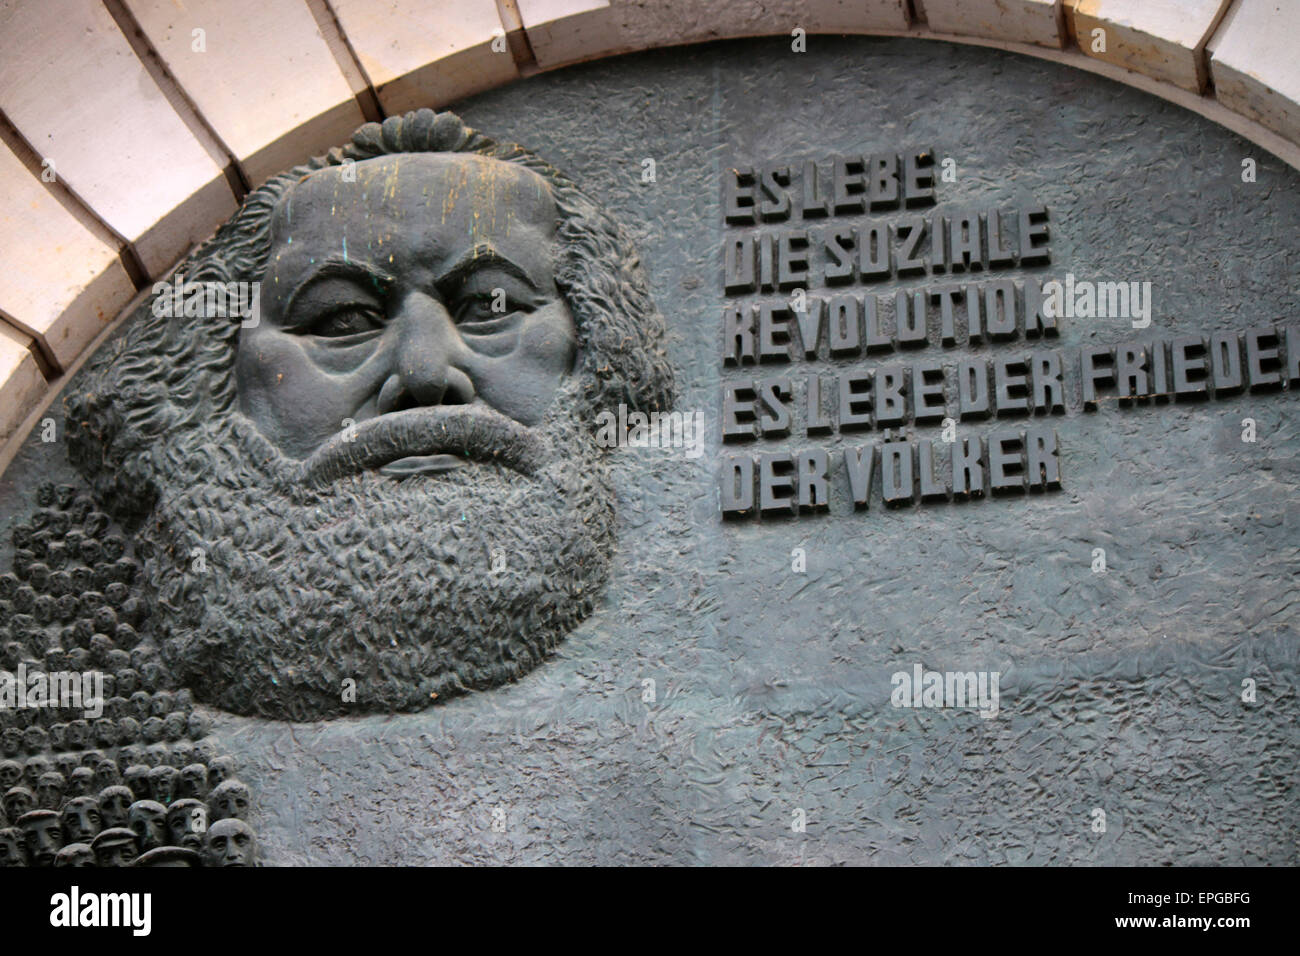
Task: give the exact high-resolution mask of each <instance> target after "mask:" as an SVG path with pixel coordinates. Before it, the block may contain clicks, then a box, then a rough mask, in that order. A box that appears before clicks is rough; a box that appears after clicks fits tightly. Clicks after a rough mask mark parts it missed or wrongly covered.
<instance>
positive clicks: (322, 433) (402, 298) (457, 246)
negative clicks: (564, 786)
mask: <svg viewBox="0 0 1300 956" xmlns="http://www.w3.org/2000/svg"><path fill="white" fill-rule="evenodd" d="M557 221H558V213H557V210H556V204H555V201H554V199H553V197H552V193H551V190H550V187H549V186H548V184H547V182H546V181H545V180H544V179H543V178H542V177H541V176H539V175H537V174H536V173H534V172H532V171H531V170H529V169H526V168H524V167H521V166H518V165H515V164H512V163H506V162H502V161H498V160H493V159H486V158H483V157H480V156H475V155H461V154H408V155H396V156H385V157H381V158H377V159H371V160H367V161H364V162H360V163H357V164H356V165H355V166H354V167H337V166H335V167H329V168H326V169H323V170H319V171H317V172H315V173H313V174H311V175H310V176H308V177H306V178H305V179H304V180H303V181H302V182H300V183H299V184H297V185H296V186H295V187H294V188H293V189H292V190H291V191H290V192H288V193H287V194H286V195H285V196H284V197H283V198H281V199H280V201H279V204H278V206H277V208H276V209H275V212H274V215H273V218H272V224H271V251H270V255H269V258H268V260H267V265H266V270H265V273H264V275H262V276H261V277H260V281H261V297H260V315H259V316H258V320H257V322H256V324H251V325H249V326H247V327H245V328H244V329H242V331H241V333H240V336H239V340H238V345H237V352H236V356H235V363H234V371H235V377H236V378H235V381H236V386H237V393H238V407H237V409H231V410H230V411H228V412H223V413H221V414H216V415H210V416H208V418H207V420H204V421H201V422H198V423H194V424H191V425H187V426H186V427H184V428H180V429H177V430H176V431H175V432H174V433H172V434H171V435H169V436H168V437H167V438H166V439H164V440H163V441H161V442H159V443H158V445H157V446H155V448H154V450H153V453H152V458H151V464H152V472H153V474H152V477H153V480H154V484H155V485H156V491H157V495H156V500H155V502H154V506H153V509H152V513H151V514H150V516H149V517H148V519H147V520H146V521H145V523H144V525H143V526H142V527H141V529H140V531H139V537H138V549H139V550H140V552H141V553H142V555H143V556H144V558H145V570H146V576H147V578H148V581H149V583H150V584H151V585H152V588H153V590H154V592H155V594H156V602H157V603H156V608H155V617H154V621H155V626H157V627H158V628H159V631H160V634H161V635H162V637H163V639H164V640H163V651H164V655H165V656H166V657H167V659H168V660H169V661H170V662H171V663H172V665H173V666H174V667H176V668H177V670H178V676H179V677H180V679H181V680H182V681H184V682H186V683H188V684H189V686H192V687H194V688H196V690H197V692H198V695H199V696H200V697H201V698H203V699H205V700H207V701H208V702H210V703H213V704H216V705H217V706H220V707H222V708H224V709H228V710H232V711H236V712H241V713H259V714H263V715H268V716H276V717H288V718H291V719H308V718H317V717H324V716H332V715H336V714H343V713H349V712H352V713H355V712H356V711H358V710H376V711H393V710H410V709H418V708H421V707H424V706H427V705H428V704H429V703H430V702H432V701H434V700H436V699H438V698H439V697H445V696H448V695H450V694H453V693H456V692H459V691H464V690H468V689H474V688H481V687H487V686H492V685H495V684H498V683H501V682H503V681H505V680H509V679H511V678H514V677H516V676H519V675H521V674H523V673H525V672H526V671H528V670H529V669H531V668H532V667H533V666H535V665H536V664H537V663H538V662H539V661H540V660H541V659H542V658H543V657H544V655H546V654H547V653H548V652H549V651H550V650H552V649H553V647H554V646H555V644H556V643H557V642H558V641H559V640H560V639H561V638H562V637H563V635H564V634H565V633H566V632H567V631H568V630H569V629H571V628H572V627H573V626H574V625H575V624H576V623H577V622H578V621H579V620H581V619H582V618H583V617H584V616H586V614H588V613H589V612H590V610H591V606H592V604H591V601H592V597H593V596H594V595H595V594H596V593H597V591H598V590H599V589H600V587H601V585H602V584H603V581H604V578H605V575H606V572H607V568H608V564H609V558H610V554H611V552H612V545H613V518H614V512H613V492H612V488H611V487H610V485H609V480H608V477H607V473H606V468H605V464H604V461H603V454H604V452H603V451H602V450H601V449H600V448H598V447H597V446H596V444H595V442H594V440H593V438H592V434H591V429H590V428H587V427H584V425H583V423H582V422H580V421H579V420H578V414H579V413H578V411H577V410H578V409H579V408H581V407H583V405H582V397H583V393H584V385H587V386H589V385H590V383H589V382H587V383H584V381H583V376H582V375H580V374H574V372H575V368H576V367H577V365H578V364H579V361H580V355H579V349H578V345H577V335H576V330H575V326H574V319H573V316H572V314H571V312H570V307H569V304H568V302H567V301H566V299H565V297H564V296H563V295H562V294H561V292H560V289H559V288H558V286H557V281H556V276H555V271H556V270H555V262H556V259H557V255H558V248H557ZM350 688H353V689H354V692H353V693H349V689H350Z"/></svg>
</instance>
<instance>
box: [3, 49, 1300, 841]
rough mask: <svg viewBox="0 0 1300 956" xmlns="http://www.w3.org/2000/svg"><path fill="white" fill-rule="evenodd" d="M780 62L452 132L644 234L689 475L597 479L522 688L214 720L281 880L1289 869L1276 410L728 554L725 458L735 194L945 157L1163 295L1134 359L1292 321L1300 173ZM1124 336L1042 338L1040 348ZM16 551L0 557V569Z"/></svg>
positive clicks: (951, 83) (1224, 411) (1290, 531)
mask: <svg viewBox="0 0 1300 956" xmlns="http://www.w3.org/2000/svg"><path fill="white" fill-rule="evenodd" d="M788 51H789V44H788V42H787V40H786V39H785V38H773V39H771V40H758V41H752V42H744V43H736V44H727V45H717V46H711V47H698V48H691V49H686V50H680V49H679V50H670V51H664V52H661V53H652V54H644V55H638V56H635V57H629V58H623V59H620V60H613V61H609V62H605V63H600V64H591V65H588V66H583V67H578V68H574V69H571V70H566V71H563V72H558V73H554V74H547V75H543V76H539V77H534V78H532V79H530V80H528V81H525V82H523V83H520V84H518V85H516V86H513V87H511V88H508V89H503V90H499V91H495V92H492V93H489V94H485V95H483V96H480V97H478V98H477V99H474V100H471V101H468V102H466V103H463V104H461V105H460V106H459V107H458V108H459V110H460V111H461V112H462V114H463V115H464V117H465V119H466V120H467V121H468V122H470V123H471V124H473V125H475V126H476V127H478V128H481V129H483V130H485V131H488V132H490V133H492V134H493V135H494V136H497V137H499V138H502V139H511V140H516V141H518V142H521V143H525V144H527V145H528V146H529V147H530V148H532V149H535V150H536V151H537V152H539V153H540V154H542V155H543V156H545V157H547V158H548V159H550V160H552V161H553V162H555V163H556V164H557V165H559V166H560V167H562V168H564V169H565V170H566V171H567V172H569V173H570V174H571V175H572V176H573V177H574V178H575V179H576V180H577V181H579V182H581V183H582V184H583V186H584V187H585V188H587V189H588V190H589V191H590V192H591V193H592V194H593V195H595V196H596V197H597V198H598V199H599V200H601V201H602V202H604V203H605V204H606V205H607V206H609V207H610V208H611V209H612V211H613V212H614V213H615V214H616V215H617V216H618V217H619V218H620V219H621V220H622V221H624V222H625V223H627V224H629V226H630V227H631V228H632V229H633V230H634V232H635V233H636V239H637V242H638V243H639V246H640V250H641V253H642V256H643V258H644V260H645V262H646V264H647V268H648V269H649V270H650V275H651V284H652V288H653V291H654V294H655V297H656V301H657V304H658V305H659V307H660V309H661V310H662V311H663V313H664V314H665V316H666V318H667V319H668V323H669V327H670V332H671V335H672V339H671V341H670V356H671V357H672V359H673V361H674V364H675V366H676V369H677V372H678V381H679V387H680V389H681V394H680V397H679V401H678V406H677V407H679V408H681V409H685V410H692V409H701V410H703V411H704V413H705V416H706V421H707V422H708V423H709V424H710V429H711V431H710V436H711V439H710V444H709V446H708V448H707V450H706V453H705V455H704V456H703V457H702V458H700V459H697V460H694V461H692V460H689V459H685V458H682V457H678V456H670V455H665V454H663V453H661V452H657V451H654V450H646V451H641V452H638V451H635V450H626V451H624V452H623V453H621V455H620V456H619V458H618V461H617V465H616V468H615V484H616V487H618V488H619V502H618V507H619V523H618V547H617V551H616V553H615V558H614V566H613V570H612V574H611V578H610V583H609V584H608V585H607V586H606V589H605V591H604V593H603V594H602V596H601V598H600V600H599V601H598V602H597V609H596V612H595V614H594V615H593V616H592V618H591V619H589V620H588V621H587V622H586V623H585V624H583V625H582V626H581V627H579V628H577V629H576V630H575V631H574V632H573V633H572V634H570V635H569V637H568V638H567V639H566V640H565V641H564V642H563V644H561V645H560V647H559V649H558V651H557V652H556V654H555V656H554V657H553V658H552V659H551V660H550V661H548V662H547V663H545V664H543V665H542V666H540V667H538V668H537V669H536V670H535V671H533V672H532V673H531V674H529V675H528V676H527V677H525V678H524V679H522V680H521V681H519V682H518V683H517V684H514V685H510V686H507V687H503V688H500V689H498V690H495V691H492V692H490V693H480V694H475V695H472V696H468V697H464V698H460V699H457V700H454V701H450V702H448V703H447V704H446V705H443V706H439V707H436V708H433V709H430V710H429V711H427V712H425V713H422V714H415V715H403V716H397V717H372V718H357V719H345V720H340V721H336V722H333V723H328V724H282V723H267V722H262V721H258V720H252V719H243V718H232V717H227V716H221V717H218V718H217V719H216V721H215V728H214V729H215V730H216V732H217V733H218V734H219V735H220V736H221V738H222V739H223V740H224V741H226V742H227V743H228V745H229V748H230V750H231V751H232V752H233V753H235V754H238V755H239V757H240V760H241V764H242V768H243V769H241V776H242V777H243V779H245V780H246V781H247V782H248V783H249V784H250V785H251V786H252V787H253V789H254V791H255V792H256V793H257V794H258V807H259V813H260V816H259V818H258V820H257V830H258V833H259V836H260V837H261V840H262V844H263V847H264V850H265V853H266V856H267V859H268V861H269V862H272V863H279V864H293V863H307V862H316V863H332V864H340V865H342V864H357V863H376V864H378V863H409V864H419V863H433V862H517V863H534V862H560V861H564V862H576V861H586V862H604V863H626V862H670V861H671V862H680V863H728V862H734V863H740V862H767V863H796V862H814V863H832V862H840V861H848V862H882V863H884V862H917V863H943V862H952V863H981V862H988V863H1022V862H1030V863H1066V862H1071V863H1085V864H1086V863H1118V864H1133V865H1153V864H1160V863H1199V864H1212V863H1239V864H1251V863H1262V862H1269V863H1275V864H1291V865H1294V864H1296V863H1297V862H1300V858H1298V857H1297V848H1296V844H1295V840H1294V835H1295V833H1296V830H1297V826H1298V825H1300V809H1298V808H1300V803H1297V801H1296V799H1295V792H1294V781H1293V777H1294V767H1295V762H1296V753H1297V730H1296V726H1297V723H1296V721H1297V716H1298V714H1300V707H1298V702H1297V689H1296V682H1297V677H1296V675H1297V670H1296V665H1297V660H1296V657H1297V650H1296V648H1297V629H1296V623H1295V622H1296V613H1295V603H1294V585H1293V582H1294V579H1295V575H1296V572H1297V569H1298V568H1300V553H1298V552H1297V529H1298V528H1300V510H1297V504H1296V502H1297V501H1300V494H1298V492H1300V487H1298V486H1300V466H1298V465H1297V458H1296V452H1297V450H1298V449H1300V429H1298V428H1297V425H1296V413H1297V411H1298V410H1300V406H1298V405H1297V401H1298V399H1297V395H1296V393H1294V392H1283V393H1281V394H1277V395H1272V396H1261V397H1252V396H1249V395H1246V396H1242V397H1239V398H1234V399H1229V400H1223V401H1216V402H1213V403H1209V404H1204V405H1175V406H1158V405H1157V406H1145V407H1144V406H1137V407H1133V408H1119V407H1117V406H1116V405H1115V404H1114V403H1106V404H1104V405H1103V407H1102V409H1101V410H1100V411H1098V412H1096V413H1082V412H1079V411H1077V410H1074V409H1072V410H1071V412H1070V414H1068V415H1066V416H1064V417H1061V418H1058V419H1053V421H1054V423H1055V425H1056V427H1057V430H1058V431H1059V433H1060V436H1061V443H1062V460H1063V471H1064V485H1065V487H1064V490H1063V491H1062V492H1060V493H1057V494H1054V495H1049V496H1046V497H1033V498H1024V499H1018V500H1010V501H1008V500H993V501H989V502H984V503H979V504H970V505H946V504H940V505H934V506H927V507H916V508H905V509H901V510H895V511H885V510H878V509H877V507H875V506H873V507H872V509H871V510H870V511H869V512H866V513H857V514H852V513H848V512H847V509H846V508H845V507H844V504H843V493H842V490H841V489H837V495H838V505H837V506H835V505H833V507H832V512H833V513H832V515H830V516H827V517H822V518H809V519H802V520H799V521H796V522H768V523H763V524H757V523H753V524H742V525H725V526H724V525H723V524H722V523H721V521H720V519H719V517H718V503H717V491H716V479H715V467H716V455H717V453H718V451H719V449H718V446H717V444H716V439H715V438H714V437H713V436H716V434H717V432H716V427H717V426H716V422H717V421H718V414H719V406H720V400H721V384H722V382H723V381H724V375H723V373H722V371H721V360H720V357H719V356H720V321H721V314H722V301H723V300H722V295H721V266H720V256H719V250H720V248H721V237H722V226H721V211H720V208H719V204H718V201H717V200H718V196H719V181H720V175H721V171H722V170H723V169H724V168H726V167H728V166H731V165H734V164H739V163H751V162H762V161H766V160H771V159H778V158H792V157H804V156H807V157H820V156H826V155H830V154H832V153H836V152H849V151H853V152H857V151H871V150H881V149H893V148H896V147H897V148H899V149H903V148H906V147H909V146H916V147H922V146H928V145H932V146H933V147H934V148H935V150H936V151H937V154H938V155H939V156H952V157H954V158H955V159H956V160H957V164H958V180H957V182H956V183H949V184H943V185H942V186H941V189H940V197H941V203H942V205H943V206H944V207H947V206H949V205H952V206H956V205H961V204H976V205H986V204H992V203H1004V204H1010V203H1012V202H1017V201H1028V200H1030V199H1033V200H1037V201H1040V202H1043V203H1045V204H1046V205H1047V206H1048V207H1049V208H1050V210H1051V216H1052V219H1051V224H1052V251H1053V256H1054V267H1053V271H1054V272H1056V273H1057V274H1060V273H1063V272H1064V271H1066V270H1067V269H1068V270H1070V271H1073V272H1074V273H1075V274H1076V275H1079V276H1093V277H1097V278H1115V279H1120V278H1123V279H1132V280H1150V281H1151V282H1152V283H1153V285H1154V288H1155V291H1156V309H1155V316H1154V320H1153V324H1152V328H1151V329H1150V330H1149V331H1150V332H1151V333H1153V334H1159V335H1168V334H1172V333H1174V332H1176V331H1209V330H1213V329H1218V328H1245V327H1248V326H1250V325H1253V324H1256V323H1257V322H1258V321H1259V320H1260V318H1261V317H1267V318H1268V320H1270V321H1271V320H1274V319H1282V318H1294V316H1295V313H1294V308H1295V306H1294V301H1293V298H1292V296H1291V295H1290V293H1289V288H1290V281H1291V279H1292V277H1293V276H1294V274H1295V271H1296V263H1295V251H1294V249H1293V248H1292V245H1293V241H1294V236H1295V234H1296V224H1297V222H1298V221H1300V176H1297V174H1296V173H1295V172H1294V171H1291V170H1289V169H1287V168H1286V167H1283V166H1282V165H1281V164H1279V163H1277V162H1276V161H1273V160H1269V159H1267V158H1266V159H1264V160H1263V161H1262V162H1261V166H1260V176H1259V182H1258V183H1255V184H1245V183H1242V182H1241V179H1240V168H1241V167H1240V160H1241V157H1242V156H1243V155H1246V154H1248V153H1249V152H1250V151H1251V150H1250V148H1249V147H1248V145H1247V144H1246V143H1244V141H1242V140H1240V139H1238V138H1237V137H1235V136H1233V135H1232V134H1229V133H1227V132H1225V131H1223V130H1222V129H1220V128H1217V127H1215V126H1213V125H1211V124H1210V123H1208V122H1207V121H1204V120H1201V119H1199V118H1197V117H1195V116H1193V115H1191V114H1189V113H1186V112H1184V111H1182V110H1179V109H1177V108H1175V107H1173V106H1171V105H1169V104H1167V103H1164V102H1162V101H1160V100H1157V99H1155V98H1153V97H1150V96H1147V95H1145V94H1142V93H1139V92H1137V91H1135V90H1132V89H1127V88H1124V87H1120V86H1118V85H1116V84H1112V83H1108V82H1106V81H1103V80H1100V79H1098V78H1097V77H1095V76H1091V75H1087V74H1084V73H1081V72H1077V71H1072V70H1070V69H1067V68H1065V67H1060V66H1055V65H1051V64H1046V63H1042V62H1039V61H1036V60H1029V59H1025V58H1021V57H1018V56H1015V55H1012V54H1005V53H999V52H995V51H991V50H985V49H975V48H962V47H955V46H947V45H942V44H937V43H928V42H916V41H908V40H862V39H856V40H842V41H841V40H832V39H822V40H819V41H818V51H819V52H818V55H817V56H816V57H813V56H806V57H795V56H791V55H789V53H788ZM936 104H942V107H938V106H936ZM1062 104H1068V105H1065V106H1062ZM593 131H598V135H597V134H594V133H593ZM646 157H652V158H656V160H657V182H655V183H653V184H650V183H643V182H642V181H641V170H642V163H641V161H642V159H643V158H646ZM1125 326H1126V323H1120V322H1108V321H1107V320H1095V321H1092V322H1088V321H1083V320H1065V322H1064V327H1063V331H1062V336H1061V340H1060V347H1061V348H1062V349H1071V348H1075V347H1078V346H1079V345H1082V344H1088V343H1094V342H1095V343H1103V342H1116V341H1123V340H1124V339H1126V338H1128V337H1130V336H1131V334H1132V332H1131V330H1130V329H1127V328H1126V327H1125ZM1003 351H1004V350H1003V349H1002V348H1001V347H987V346H986V347H982V348H981V347H977V348H974V349H966V348H959V349H952V350H943V351H942V353H938V352H937V350H926V352H925V353H924V354H930V353H931V352H935V353H936V354H942V356H943V358H944V360H945V361H951V360H954V359H956V358H964V357H969V356H980V357H990V356H992V355H996V354H1003ZM851 364H852V363H850V362H846V361H836V362H826V363H821V364H820V365H819V366H818V367H822V368H825V369H832V368H833V369H841V368H845V367H847V366H849V365H851ZM735 377H737V376H736V374H735V373H728V374H727V376H726V380H728V381H730V380H733V379H734V378H735ZM1248 416H1249V417H1253V418H1255V419H1256V421H1257V423H1258V429H1259V436H1260V440H1259V442H1258V443H1257V444H1253V445H1247V444H1243V443H1242V442H1241V440H1240V432H1241V420H1242V418H1244V417H1248ZM979 430H981V431H983V430H984V429H982V428H981V429H979ZM919 433H922V434H924V435H925V436H928V437H934V434H935V430H934V429H933V428H931V429H921V430H919ZM875 437H876V436H868V437H867V438H866V439H864V440H873V439H874V438H875ZM800 444H801V443H800V442H799V441H798V440H797V439H795V440H791V441H789V442H781V443H777V444H776V445H775V446H774V447H799V446H800ZM808 444H828V445H833V446H836V447H838V445H839V443H838V442H837V441H824V442H823V441H815V442H808ZM69 475H71V470H70V468H69V467H68V466H67V464H66V462H65V461H64V449H62V448H60V447H59V446H43V445H40V444H39V443H38V442H35V441H31V440H29V442H28V443H27V445H26V446H25V448H24V450H23V452H22V454H21V455H20V456H19V458H18V459H17V460H16V462H15V464H14V465H13V466H12V467H11V468H10V469H9V470H8V472H6V474H5V475H4V476H3V477H2V478H0V502H3V504H4V508H5V516H6V520H9V510H10V509H13V508H16V507H17V502H19V501H20V500H21V501H25V500H26V499H25V498H23V497H22V495H23V494H24V493H25V490H26V489H28V488H29V487H30V486H31V485H32V484H33V483H34V482H36V481H38V480H40V479H42V478H45V477H47V476H48V477H51V478H52V479H53V480H61V479H60V477H59V476H64V477H65V478H66V477H67V476H69ZM839 480H840V481H841V482H842V481H843V476H842V475H840V476H839ZM796 546H798V547H804V548H806V549H807V559H808V570H807V574H806V575H800V574H794V573H791V570H790V568H791V549H792V548H794V547H796ZM9 547H10V545H9V535H8V533H7V527H0V563H3V562H4V561H7V559H8V548H9ZM1094 547H1104V548H1106V551H1107V557H1108V562H1109V571H1108V573H1106V574H1104V575H1103V574H1094V573H1092V572H1091V569H1090V559H1091V552H1092V549H1093V548H1094ZM914 663H922V664H924V665H925V666H926V667H927V668H933V669H939V670H948V669H953V670H956V669H961V670H967V669H985V668H988V669H996V670H1000V671H1002V672H1003V674H1004V675H1005V676H1004V683H1003V698H1002V715H1001V716H1000V717H999V718H997V719H995V720H988V721H986V720H981V719H980V718H979V717H978V716H977V715H976V714H974V713H972V712H969V711H967V712H943V711H900V710H894V709H892V708H891V707H890V705H889V696H890V689H891V688H890V675H891V674H892V673H893V672H894V671H896V670H899V669H903V668H907V667H910V666H911V665H912V664H914ZM1246 677H1250V678H1253V679H1254V680H1256V681H1257V682H1258V686H1259V698H1258V702H1257V703H1256V704H1254V705H1247V704H1243V703H1242V702H1241V701H1240V698H1239V695H1240V690H1241V681H1242V679H1243V678H1246ZM646 679H653V680H654V681H655V682H656V685H655V687H656V700H655V703H653V704H646V703H643V702H642V694H643V683H642V682H643V681H644V680H646ZM795 808H804V809H805V810H806V812H807V816H808V830H807V832H806V833H804V834H796V833H793V832H792V831H791V827H790V824H791V819H792V810H793V809H795ZM1094 808H1102V809H1104V810H1105V811H1106V814H1107V819H1108V830H1107V832H1106V833H1105V834H1093V833H1092V832H1091V830H1090V825H1091V822H1092V816H1091V811H1092V810H1093V809H1094ZM498 810H499V811H500V814H499V815H497V816H495V817H494V811H498ZM494 820H503V821H504V830H503V831H502V832H496V831H494V830H493V822H494Z"/></svg>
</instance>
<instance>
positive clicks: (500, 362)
mask: <svg viewBox="0 0 1300 956" xmlns="http://www.w3.org/2000/svg"><path fill="white" fill-rule="evenodd" d="M576 354H577V343H576V341H575V333H574V327H573V319H572V317H571V316H570V314H569V310H568V308H567V307H565V306H564V304H563V303H555V304H553V305H550V306H548V307H546V308H545V309H539V310H538V311H537V312H536V313H534V314H533V315H532V316H531V317H530V320H529V322H528V324H527V325H526V326H525V327H524V328H523V329H521V330H520V333H519V340H518V343H517V344H516V347H515V349H514V350H513V351H512V352H511V353H510V354H509V355H503V356H500V357H499V358H494V359H491V360H489V361H488V362H486V363H485V367H484V368H483V370H482V373H481V374H480V375H479V376H478V381H477V384H478V391H479V393H480V395H481V396H482V398H483V400H484V401H485V402H487V403H488V404H489V405H491V406H492V407H494V408H496V409H497V410H498V411H500V412H502V413H504V414H506V415H508V416H510V417H511V418H513V419H514V420H515V421H517V422H520V423H521V424H524V425H530V426H531V425H536V424H538V423H540V422H541V421H542V419H543V418H545V417H546V412H547V409H548V408H549V407H550V404H551V400H552V398H553V397H554V394H555V389H556V388H557V387H558V386H559V384H560V382H561V380H563V379H564V377H565V376H566V375H567V374H568V373H569V372H570V370H571V369H572V368H573V362H574V356H575V355H576Z"/></svg>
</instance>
